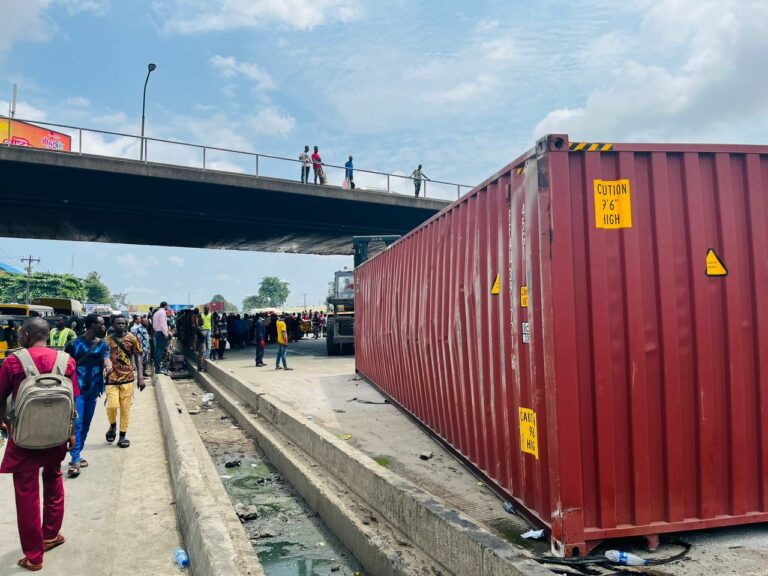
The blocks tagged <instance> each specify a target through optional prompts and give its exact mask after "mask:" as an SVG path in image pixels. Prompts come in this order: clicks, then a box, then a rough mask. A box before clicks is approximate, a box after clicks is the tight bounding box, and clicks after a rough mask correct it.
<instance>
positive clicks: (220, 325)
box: [215, 314, 229, 360]
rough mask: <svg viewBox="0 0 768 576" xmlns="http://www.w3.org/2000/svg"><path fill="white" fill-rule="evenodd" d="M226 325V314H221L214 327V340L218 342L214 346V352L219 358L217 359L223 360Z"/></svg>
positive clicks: (225, 344)
mask: <svg viewBox="0 0 768 576" xmlns="http://www.w3.org/2000/svg"><path fill="white" fill-rule="evenodd" d="M228 333H229V332H228V327H227V315H226V314H222V315H221V317H220V318H219V321H218V322H217V323H216V328H215V336H216V342H217V344H218V346H217V348H216V354H217V356H218V358H219V360H224V350H226V349H227V335H228Z"/></svg>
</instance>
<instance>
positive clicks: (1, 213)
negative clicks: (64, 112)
mask: <svg viewBox="0 0 768 576" xmlns="http://www.w3.org/2000/svg"><path fill="white" fill-rule="evenodd" d="M296 171H297V173H298V169H297V170H296ZM448 204H449V202H448V201H446V200H437V199H426V198H414V197H411V196H406V195H402V194H392V193H387V192H378V191H370V190H359V189H358V190H346V189H343V188H341V187H335V186H315V185H311V184H301V183H300V182H297V181H290V180H283V179H278V178H266V177H262V176H253V175H246V174H237V173H230V172H218V171H212V170H205V169H200V168H189V167H182V166H174V165H168V164H156V163H151V162H143V161H137V160H130V159H124V158H112V157H105V156H98V155H88V154H79V153H72V152H56V151H48V150H40V149H33V148H24V147H19V146H0V235H2V236H9V237H15V238H38V239H55V240H82V241H91V242H117V243H126V244H147V245H161V246H184V247H190V248H220V249H228V250H253V251H265V252H293V253H303V254H338V255H346V254H352V236H355V235H383V234H404V233H406V232H408V231H410V230H412V229H413V228H415V227H416V226H418V225H419V224H420V223H422V222H423V221H425V220H427V219H428V218H430V217H431V216H432V215H434V214H435V213H436V212H438V211H439V210H441V209H442V208H444V207H445V206H447V205H448Z"/></svg>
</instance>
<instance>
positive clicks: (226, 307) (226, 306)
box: [211, 294, 239, 312]
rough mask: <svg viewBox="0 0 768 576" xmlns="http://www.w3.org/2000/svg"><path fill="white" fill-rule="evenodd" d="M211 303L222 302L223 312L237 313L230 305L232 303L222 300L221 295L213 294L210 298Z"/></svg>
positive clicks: (235, 307) (234, 307)
mask: <svg viewBox="0 0 768 576" xmlns="http://www.w3.org/2000/svg"><path fill="white" fill-rule="evenodd" d="M211 302H224V312H239V310H238V309H237V306H235V305H234V304H232V302H230V301H229V300H227V299H226V298H224V296H222V295H221V294H214V295H213V297H212V298H211Z"/></svg>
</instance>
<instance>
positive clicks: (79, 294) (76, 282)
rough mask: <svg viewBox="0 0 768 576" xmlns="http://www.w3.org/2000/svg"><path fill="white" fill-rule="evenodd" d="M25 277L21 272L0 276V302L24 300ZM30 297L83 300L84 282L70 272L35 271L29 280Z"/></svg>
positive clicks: (84, 292)
mask: <svg viewBox="0 0 768 576" xmlns="http://www.w3.org/2000/svg"><path fill="white" fill-rule="evenodd" d="M26 287H27V277H26V276H25V275H21V274H3V275H2V276H0V302H24V293H25V290H26ZM29 295H30V298H72V299H74V300H80V301H82V300H85V297H86V291H85V282H84V281H83V280H82V279H81V278H78V277H77V276H73V275H72V274H52V273H49V272H35V273H34V274H32V276H31V277H30V281H29Z"/></svg>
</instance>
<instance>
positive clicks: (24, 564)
mask: <svg viewBox="0 0 768 576" xmlns="http://www.w3.org/2000/svg"><path fill="white" fill-rule="evenodd" d="M16 565H17V566H19V567H21V568H24V569H25V570H29V571H30V572H37V571H38V570H42V569H43V563H42V562H40V564H32V562H30V561H29V558H27V557H26V556H24V558H22V559H21V560H17V561H16Z"/></svg>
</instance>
